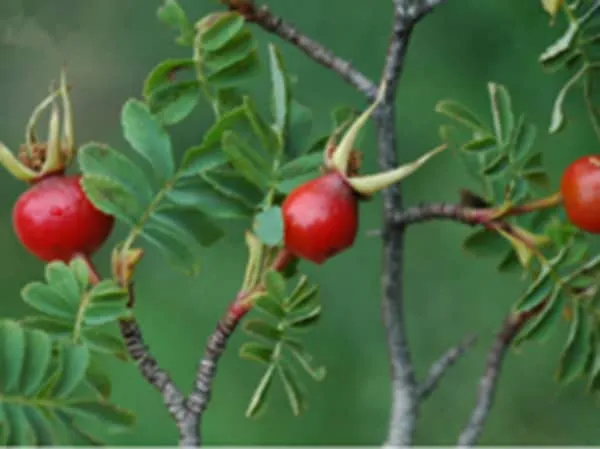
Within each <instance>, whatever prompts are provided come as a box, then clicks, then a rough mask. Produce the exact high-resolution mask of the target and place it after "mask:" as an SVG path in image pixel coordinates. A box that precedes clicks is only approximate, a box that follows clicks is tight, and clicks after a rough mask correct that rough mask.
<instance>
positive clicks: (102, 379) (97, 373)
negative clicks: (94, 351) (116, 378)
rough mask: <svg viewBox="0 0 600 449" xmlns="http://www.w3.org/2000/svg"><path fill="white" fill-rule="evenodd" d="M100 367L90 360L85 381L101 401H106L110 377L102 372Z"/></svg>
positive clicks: (109, 392)
mask: <svg viewBox="0 0 600 449" xmlns="http://www.w3.org/2000/svg"><path fill="white" fill-rule="evenodd" d="M100 365H101V363H98V362H96V363H94V359H92V360H90V365H89V367H88V370H87V373H86V374H85V379H86V381H87V382H88V384H90V385H91V386H92V387H93V388H94V390H96V392H97V393H98V394H99V395H100V396H101V397H102V399H104V400H106V399H108V398H109V397H110V394H111V392H112V385H111V383H110V376H109V375H108V374H106V373H105V372H104V371H103V369H102V368H101V366H100Z"/></svg>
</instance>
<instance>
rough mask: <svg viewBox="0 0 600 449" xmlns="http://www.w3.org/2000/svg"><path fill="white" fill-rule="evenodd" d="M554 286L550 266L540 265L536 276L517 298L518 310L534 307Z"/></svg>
mask: <svg viewBox="0 0 600 449" xmlns="http://www.w3.org/2000/svg"><path fill="white" fill-rule="evenodd" d="M555 288H556V287H555V280H554V279H553V278H552V276H551V269H550V267H548V266H544V267H542V270H541V272H540V274H539V275H538V277H537V278H536V279H535V280H534V281H533V283H532V284H531V285H530V286H529V287H528V288H527V290H525V292H524V294H523V295H522V296H521V298H520V299H519V301H518V303H517V307H518V310H519V312H525V311H528V310H532V309H534V308H535V307H537V306H538V305H539V304H540V303H541V302H542V301H544V300H546V299H547V298H548V297H549V296H550V294H551V293H552V291H553V290H554V289H555Z"/></svg>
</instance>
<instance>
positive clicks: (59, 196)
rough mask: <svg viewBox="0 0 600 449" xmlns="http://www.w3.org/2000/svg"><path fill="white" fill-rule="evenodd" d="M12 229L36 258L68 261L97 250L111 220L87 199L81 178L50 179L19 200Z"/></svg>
mask: <svg viewBox="0 0 600 449" xmlns="http://www.w3.org/2000/svg"><path fill="white" fill-rule="evenodd" d="M13 226H14V229H15V232H16V234H17V237H18V238H19V240H20V241H21V243H22V244H23V246H25V248H27V250H28V251H30V252H31V253H32V254H34V255H35V256H37V257H38V258H39V259H41V260H43V261H46V262H49V261H51V260H61V261H64V262H68V261H70V260H71V259H72V258H73V257H75V256H77V255H83V256H90V255H92V254H93V253H94V252H95V251H96V250H98V248H100V246H101V245H102V244H103V243H104V241H105V240H106V239H107V237H108V236H109V234H110V232H111V231H112V229H113V226H114V217H112V216H110V215H106V214H104V213H103V212H101V211H99V210H98V209H96V208H95V207H94V205H93V204H92V203H91V202H90V201H89V200H88V198H87V196H86V195H85V193H84V191H83V189H82V188H81V176H79V175H76V176H66V177H65V176H50V177H47V178H45V179H42V180H41V181H39V182H37V183H35V184H33V186H31V187H30V188H29V189H28V190H27V191H25V192H24V193H23V194H22V195H21V196H20V197H19V199H18V200H17V202H16V203H15V206H14V208H13Z"/></svg>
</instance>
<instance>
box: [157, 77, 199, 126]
mask: <svg viewBox="0 0 600 449" xmlns="http://www.w3.org/2000/svg"><path fill="white" fill-rule="evenodd" d="M200 93H201V90H200V83H199V82H198V81H196V80H191V81H178V82H172V83H169V84H166V85H164V86H161V87H158V88H156V89H155V90H153V91H152V92H151V93H150V95H149V96H148V99H147V102H148V106H149V108H150V112H152V114H154V115H155V116H156V117H157V118H158V120H159V121H160V122H161V123H162V124H163V125H165V126H170V125H175V124H177V123H179V122H181V121H183V120H185V119H186V118H187V117H188V116H189V115H190V114H191V113H192V112H193V111H194V109H195V108H196V106H197V105H198V103H199V101H200Z"/></svg>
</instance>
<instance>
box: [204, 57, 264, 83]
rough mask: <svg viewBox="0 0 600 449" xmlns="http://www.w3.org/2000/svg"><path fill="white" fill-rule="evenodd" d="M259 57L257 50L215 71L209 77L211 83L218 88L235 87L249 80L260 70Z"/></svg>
mask: <svg viewBox="0 0 600 449" xmlns="http://www.w3.org/2000/svg"><path fill="white" fill-rule="evenodd" d="M259 66H260V64H259V59H258V55H257V53H256V51H252V52H251V53H248V55H247V56H246V57H245V58H244V59H242V60H240V61H238V62H237V63H236V64H235V65H232V66H230V67H226V68H224V69H221V70H219V71H218V72H213V73H211V74H210V75H209V76H208V77H207V81H208V83H209V84H211V85H213V86H215V87H216V88H218V89H225V88H230V87H235V86H237V85H239V84H242V83H245V82H247V81H248V80H249V79H251V78H252V77H253V76H254V75H256V74H257V73H258V71H259Z"/></svg>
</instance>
